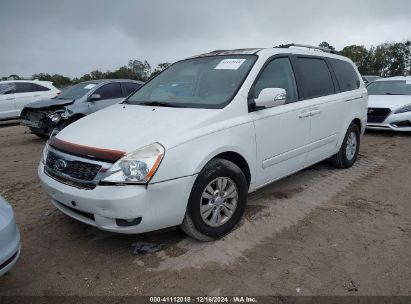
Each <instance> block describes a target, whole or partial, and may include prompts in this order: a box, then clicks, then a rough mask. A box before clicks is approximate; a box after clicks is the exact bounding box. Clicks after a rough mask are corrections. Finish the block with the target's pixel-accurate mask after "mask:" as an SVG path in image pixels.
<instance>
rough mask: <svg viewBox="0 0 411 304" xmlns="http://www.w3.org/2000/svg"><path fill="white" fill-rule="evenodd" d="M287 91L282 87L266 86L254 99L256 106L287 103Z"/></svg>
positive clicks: (274, 105)
mask: <svg viewBox="0 0 411 304" xmlns="http://www.w3.org/2000/svg"><path fill="white" fill-rule="evenodd" d="M286 100H287V92H286V91H285V90H284V89H281V88H266V89H263V90H261V92H260V94H259V95H258V97H257V98H256V99H255V100H254V102H255V107H256V108H272V107H277V106H281V105H283V104H285V102H286Z"/></svg>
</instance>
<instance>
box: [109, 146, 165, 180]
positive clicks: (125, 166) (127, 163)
mask: <svg viewBox="0 0 411 304" xmlns="http://www.w3.org/2000/svg"><path fill="white" fill-rule="evenodd" d="M164 151H165V150H164V147H163V146H162V145H160V144H159V143H154V144H151V145H149V146H146V147H144V148H141V149H138V150H136V151H134V152H131V153H128V154H127V155H125V156H124V157H122V158H120V159H119V160H118V161H117V162H116V163H115V164H114V165H113V166H112V167H111V168H110V169H109V170H108V171H107V173H106V175H105V177H104V178H103V179H102V181H103V182H110V183H126V184H127V183H129V184H139V183H147V182H149V181H150V179H151V178H152V177H153V175H154V173H156V171H157V168H158V166H159V165H160V163H161V160H162V159H163V157H164Z"/></svg>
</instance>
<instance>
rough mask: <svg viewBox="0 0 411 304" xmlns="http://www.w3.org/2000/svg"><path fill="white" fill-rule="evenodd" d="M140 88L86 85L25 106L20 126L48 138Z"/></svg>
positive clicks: (124, 83)
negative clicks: (57, 130)
mask: <svg viewBox="0 0 411 304" xmlns="http://www.w3.org/2000/svg"><path fill="white" fill-rule="evenodd" d="M142 85H143V82H141V81H135V80H127V79H114V80H108V79H101V80H92V81H85V82H81V83H79V84H76V85H74V86H72V87H70V88H68V89H67V90H65V91H63V92H62V93H61V94H60V95H59V96H57V97H56V98H51V99H46V100H40V101H37V102H33V103H31V104H29V105H27V106H26V107H25V108H24V109H23V111H22V112H21V116H20V123H21V125H23V126H27V127H29V128H30V131H31V133H33V134H36V135H38V136H40V137H49V136H50V134H51V132H52V130H53V129H54V128H58V129H64V128H65V127H66V126H68V125H69V124H71V123H73V122H75V121H77V120H79V119H80V118H82V117H84V116H86V115H89V114H91V113H94V112H96V111H98V110H101V109H104V108H106V107H108V106H111V105H113V104H116V103H118V102H120V101H121V100H123V99H124V98H125V97H127V96H128V95H130V94H131V93H133V92H135V91H136V90H137V89H138V88H140V87H141V86H142Z"/></svg>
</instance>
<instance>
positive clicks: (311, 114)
mask: <svg viewBox="0 0 411 304" xmlns="http://www.w3.org/2000/svg"><path fill="white" fill-rule="evenodd" d="M320 113H321V110H319V109H315V110H312V111H310V116H315V115H318V114H320Z"/></svg>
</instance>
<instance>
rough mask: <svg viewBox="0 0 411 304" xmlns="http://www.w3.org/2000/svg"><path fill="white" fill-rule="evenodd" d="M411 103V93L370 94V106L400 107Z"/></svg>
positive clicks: (393, 108) (392, 108)
mask: <svg viewBox="0 0 411 304" xmlns="http://www.w3.org/2000/svg"><path fill="white" fill-rule="evenodd" d="M410 103H411V96H410V95H368V107H370V108H390V109H391V110H395V109H398V108H399V107H402V106H405V105H407V104H410Z"/></svg>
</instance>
